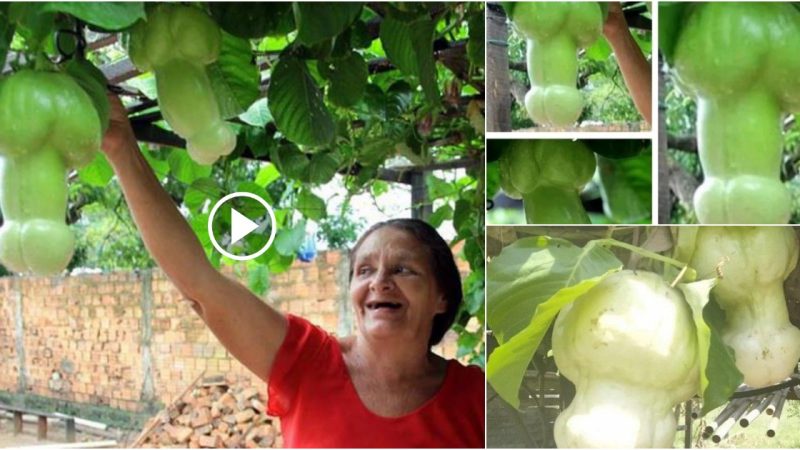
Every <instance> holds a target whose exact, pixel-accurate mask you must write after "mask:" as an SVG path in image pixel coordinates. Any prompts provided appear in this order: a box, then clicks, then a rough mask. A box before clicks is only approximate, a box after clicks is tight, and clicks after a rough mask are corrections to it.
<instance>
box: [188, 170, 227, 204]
mask: <svg viewBox="0 0 800 450" xmlns="http://www.w3.org/2000/svg"><path fill="white" fill-rule="evenodd" d="M220 198H222V188H220V186H219V184H218V183H217V182H216V181H215V180H214V179H213V178H211V177H204V178H198V179H196V180H194V181H193V182H192V184H191V185H190V186H189V187H188V188H186V193H185V194H184V195H183V204H184V205H186V207H188V208H190V209H197V208H200V207H201V206H203V205H204V204H205V203H206V201H209V202H211V204H214V203H216V202H217V200H219V199H220Z"/></svg>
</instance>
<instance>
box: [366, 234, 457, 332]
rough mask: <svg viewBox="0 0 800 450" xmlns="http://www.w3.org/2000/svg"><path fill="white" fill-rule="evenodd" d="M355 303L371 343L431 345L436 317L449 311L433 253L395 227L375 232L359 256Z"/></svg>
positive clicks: (368, 237) (368, 238)
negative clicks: (406, 341) (407, 341)
mask: <svg viewBox="0 0 800 450" xmlns="http://www.w3.org/2000/svg"><path fill="white" fill-rule="evenodd" d="M354 258H355V261H354V263H353V279H352V280H351V282H350V298H351V299H352V301H353V307H354V308H355V312H356V318H357V321H358V329H359V332H361V333H362V334H363V335H364V336H365V337H367V338H371V339H386V338H392V339H394V338H406V339H410V340H423V341H424V342H425V343H427V342H428V339H429V337H430V333H431V327H432V325H433V317H434V316H435V315H436V314H439V313H443V312H445V310H446V309H447V301H446V300H445V298H444V295H443V294H442V293H440V292H439V288H438V287H437V283H436V278H435V277H434V274H433V271H432V269H431V264H430V260H429V256H428V249H426V248H425V247H423V246H422V244H420V242H419V241H418V240H417V239H416V238H415V237H414V236H412V235H410V234H409V233H407V232H405V231H403V230H399V229H396V228H392V227H391V226H387V227H383V228H379V229H377V230H375V231H373V232H372V233H371V234H370V235H369V236H367V238H366V239H364V241H363V242H362V243H361V246H360V247H359V248H358V251H357V252H356V254H355V255H354Z"/></svg>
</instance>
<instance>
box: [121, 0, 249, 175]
mask: <svg viewBox="0 0 800 450" xmlns="http://www.w3.org/2000/svg"><path fill="white" fill-rule="evenodd" d="M221 43H222V34H221V31H220V29H219V27H218V26H217V24H216V23H214V21H213V20H211V18H210V17H208V15H206V14H205V13H204V12H203V11H201V10H200V9H198V8H194V7H191V6H181V5H176V4H161V5H159V6H157V7H156V8H154V9H153V10H152V12H151V13H149V14H148V20H147V21H146V22H144V21H140V22H138V23H137V24H136V26H135V27H134V28H133V31H131V37H130V41H129V44H128V53H129V55H130V58H131V61H132V62H133V64H134V65H135V66H136V67H137V68H138V69H139V70H141V71H148V70H153V71H154V72H155V77H156V89H157V91H158V104H159V106H160V107H161V113H162V114H163V116H164V119H165V120H166V121H167V123H168V124H169V125H170V127H172V129H173V130H174V131H175V132H176V133H177V134H178V135H180V136H181V137H183V138H184V139H186V143H187V150H188V151H189V155H190V156H191V157H192V158H193V159H194V160H195V161H197V162H198V163H200V164H213V163H214V161H216V160H217V159H218V158H219V157H220V156H224V155H227V154H229V153H230V152H231V151H233V149H234V148H235V147H236V133H235V132H234V131H233V128H232V127H231V125H230V124H228V123H226V122H225V121H224V120H223V118H222V115H221V113H220V108H219V104H218V103H217V98H216V97H215V95H214V91H213V89H212V87H211V81H210V80H209V78H208V75H207V74H206V66H207V65H208V64H211V63H213V62H215V61H216V60H217V58H218V57H219V52H220V45H221Z"/></svg>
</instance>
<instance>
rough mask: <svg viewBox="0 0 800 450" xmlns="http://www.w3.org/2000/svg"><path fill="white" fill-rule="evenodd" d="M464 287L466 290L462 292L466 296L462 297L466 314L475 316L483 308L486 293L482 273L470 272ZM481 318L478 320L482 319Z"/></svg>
mask: <svg viewBox="0 0 800 450" xmlns="http://www.w3.org/2000/svg"><path fill="white" fill-rule="evenodd" d="M464 284H465V286H467V289H465V290H464V292H466V295H465V296H464V305H465V308H466V310H467V312H468V313H470V314H471V315H475V314H477V313H478V311H480V310H481V308H482V307H483V306H484V299H485V297H484V294H485V292H486V289H485V282H484V279H483V272H482V271H480V272H472V273H470V274H469V275H468V276H467V279H466V280H465V283H464ZM482 316H483V315H481V317H480V318H479V319H481V320H482V319H483V317H482Z"/></svg>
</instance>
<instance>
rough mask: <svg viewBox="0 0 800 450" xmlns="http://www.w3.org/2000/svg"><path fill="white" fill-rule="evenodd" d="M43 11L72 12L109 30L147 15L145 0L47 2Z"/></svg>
mask: <svg viewBox="0 0 800 450" xmlns="http://www.w3.org/2000/svg"><path fill="white" fill-rule="evenodd" d="M43 11H51V12H62V13H67V14H71V15H73V16H75V17H77V18H78V19H81V20H83V21H84V22H87V23H89V24H91V25H95V26H97V27H100V28H103V29H105V30H108V31H119V30H122V29H124V28H128V27H129V26H131V25H133V24H134V23H136V21H137V20H139V19H144V18H145V17H146V15H145V11H144V2H47V3H46V4H45V5H43Z"/></svg>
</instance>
